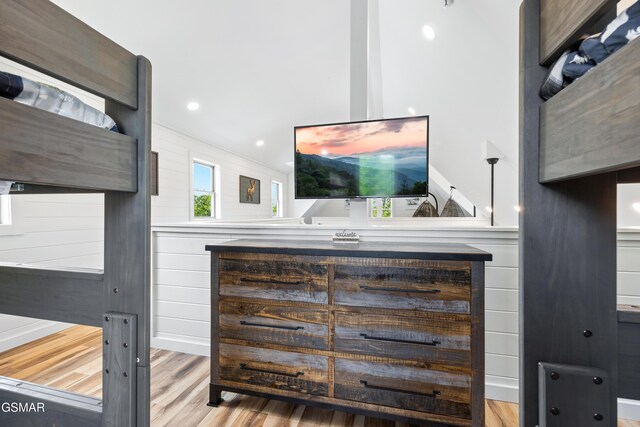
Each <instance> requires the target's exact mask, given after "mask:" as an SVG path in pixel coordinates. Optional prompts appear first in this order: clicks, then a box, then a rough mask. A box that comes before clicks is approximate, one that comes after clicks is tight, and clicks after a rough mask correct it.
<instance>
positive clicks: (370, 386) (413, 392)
mask: <svg viewBox="0 0 640 427" xmlns="http://www.w3.org/2000/svg"><path fill="white" fill-rule="evenodd" d="M360 384H362V385H363V386H364V388H370V389H372V390H382V391H391V392H394V393H409V394H415V395H417V396H425V397H432V398H434V399H436V398H437V397H438V395H439V394H440V392H439V391H438V390H433V391H432V392H431V393H420V392H419V391H408V390H400V389H398V388H390V387H383V386H379V385H371V384H369V383H368V382H367V381H364V380H360Z"/></svg>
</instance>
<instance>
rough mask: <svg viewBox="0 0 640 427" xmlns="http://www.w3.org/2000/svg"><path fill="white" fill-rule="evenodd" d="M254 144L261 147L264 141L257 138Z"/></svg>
mask: <svg viewBox="0 0 640 427" xmlns="http://www.w3.org/2000/svg"><path fill="white" fill-rule="evenodd" d="M256 145H257V146H258V147H262V146H263V145H264V141H263V140H258V141H256Z"/></svg>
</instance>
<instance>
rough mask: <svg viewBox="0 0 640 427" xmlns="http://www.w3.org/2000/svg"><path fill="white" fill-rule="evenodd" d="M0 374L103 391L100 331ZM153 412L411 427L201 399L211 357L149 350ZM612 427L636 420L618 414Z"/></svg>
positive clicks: (55, 344) (253, 425)
mask: <svg viewBox="0 0 640 427" xmlns="http://www.w3.org/2000/svg"><path fill="white" fill-rule="evenodd" d="M0 376H7V377H12V378H15V379H19V380H23V381H29V382H35V383H38V384H42V385H47V386H51V387H56V388H60V389H63V390H68V391H72V392H75V393H80V394H85V395H90V396H95V397H100V396H101V395H102V331H101V330H100V329H98V328H92V327H88V326H76V327H72V328H69V329H65V330H64V331H61V332H58V333H56V334H53V335H50V336H47V337H45V338H43V339H41V340H37V341H34V342H31V343H27V344H25V345H23V346H20V347H17V348H14V349H11V350H9V351H6V352H4V353H0ZM151 384H152V385H151V420H152V425H153V426H154V427H156V426H159V427H165V426H167V427H169V426H171V427H173V426H178V427H410V426H409V424H405V423H394V422H390V421H386V420H381V419H377V418H371V417H364V416H362V415H354V414H349V413H346V412H339V411H330V410H327V409H320V408H313V407H308V406H302V405H293V404H290V403H286V402H281V401H277V400H268V399H263V398H259V397H250V396H243V395H239V394H235V393H229V392H223V394H222V397H223V399H224V402H223V403H222V404H221V405H220V406H219V407H218V408H210V407H208V406H206V402H207V401H208V388H209V358H207V357H202V356H193V355H189V354H185V353H176V352H171V351H167V350H159V349H152V350H151ZM486 414H487V415H486V419H487V421H486V426H487V427H515V426H517V425H518V405H516V404H514V403H506V402H497V401H492V400H488V401H487V403H486ZM618 427H640V422H638V421H627V420H620V421H619V424H618Z"/></svg>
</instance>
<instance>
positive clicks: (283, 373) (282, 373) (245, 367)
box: [240, 363, 304, 378]
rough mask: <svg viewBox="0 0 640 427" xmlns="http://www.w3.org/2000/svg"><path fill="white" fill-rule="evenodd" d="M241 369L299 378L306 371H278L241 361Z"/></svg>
mask: <svg viewBox="0 0 640 427" xmlns="http://www.w3.org/2000/svg"><path fill="white" fill-rule="evenodd" d="M240 369H242V370H243V371H251V372H261V373H263V374H272V375H282V376H283V377H290V378H298V377H301V376H302V375H304V372H296V373H295V374H290V373H288V372H278V371H270V370H268V369H256V368H251V367H249V366H247V364H246V363H241V364H240Z"/></svg>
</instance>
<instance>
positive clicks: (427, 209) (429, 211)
mask: <svg viewBox="0 0 640 427" xmlns="http://www.w3.org/2000/svg"><path fill="white" fill-rule="evenodd" d="M438 216H440V215H438V210H437V209H436V208H435V206H433V205H432V204H431V202H430V201H428V200H425V201H424V202H422V204H420V206H418V209H416V211H415V212H414V213H413V217H414V218H436V217H438Z"/></svg>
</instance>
